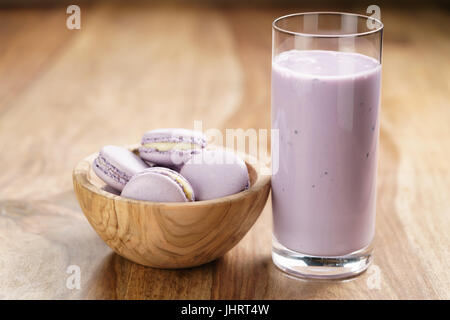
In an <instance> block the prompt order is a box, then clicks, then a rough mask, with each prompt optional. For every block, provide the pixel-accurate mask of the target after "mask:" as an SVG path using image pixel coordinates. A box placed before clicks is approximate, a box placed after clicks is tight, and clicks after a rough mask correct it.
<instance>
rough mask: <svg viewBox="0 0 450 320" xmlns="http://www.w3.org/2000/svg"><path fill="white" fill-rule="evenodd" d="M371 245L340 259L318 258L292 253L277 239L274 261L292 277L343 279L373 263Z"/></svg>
mask: <svg viewBox="0 0 450 320" xmlns="http://www.w3.org/2000/svg"><path fill="white" fill-rule="evenodd" d="M372 251H373V248H372V246H371V245H368V246H367V247H365V248H363V249H361V250H358V251H355V252H352V253H350V254H347V255H345V256H338V257H318V256H311V255H307V254H303V253H300V252H295V251H292V250H290V249H288V248H286V247H284V246H283V245H282V244H280V243H279V242H278V241H277V240H276V239H275V238H274V239H273V247H272V260H273V263H274V264H275V265H276V266H277V267H278V268H279V269H280V270H281V271H284V272H286V273H288V274H290V275H293V276H295V277H300V278H306V279H343V278H350V277H354V276H356V275H358V274H360V273H362V272H363V271H364V270H366V269H367V268H368V267H369V266H370V264H371V263H372Z"/></svg>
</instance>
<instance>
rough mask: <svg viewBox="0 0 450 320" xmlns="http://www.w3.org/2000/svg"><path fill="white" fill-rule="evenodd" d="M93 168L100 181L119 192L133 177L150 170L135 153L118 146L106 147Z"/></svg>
mask: <svg viewBox="0 0 450 320" xmlns="http://www.w3.org/2000/svg"><path fill="white" fill-rule="evenodd" d="M92 167H93V170H94V172H95V173H96V174H97V176H98V177H99V178H100V179H102V180H103V181H104V182H105V183H106V184H107V185H109V186H110V187H112V188H114V189H116V190H119V191H122V189H123V188H124V186H125V184H127V182H128V181H129V180H130V179H131V177H132V176H134V175H135V174H136V173H138V172H140V171H142V170H144V169H147V168H148V166H147V165H146V164H145V163H144V161H142V159H141V158H139V157H138V156H137V155H135V154H134V153H133V152H131V151H130V150H128V149H125V148H122V147H118V146H104V147H103V148H102V149H101V150H100V152H99V154H98V157H97V158H96V159H95V160H94V163H93V166H92Z"/></svg>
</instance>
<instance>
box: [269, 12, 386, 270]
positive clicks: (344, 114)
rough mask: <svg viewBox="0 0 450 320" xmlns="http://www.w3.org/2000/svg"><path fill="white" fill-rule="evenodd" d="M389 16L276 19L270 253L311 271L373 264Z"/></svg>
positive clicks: (280, 262) (284, 264)
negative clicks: (275, 133) (385, 27)
mask: <svg viewBox="0 0 450 320" xmlns="http://www.w3.org/2000/svg"><path fill="white" fill-rule="evenodd" d="M382 33H383V25H382V23H381V22H380V21H379V20H377V19H375V18H372V17H366V16H362V15H356V14H348V13H334V12H318V13H317V12H313V13H299V14H292V15H288V16H284V17H280V18H278V19H276V20H275V21H274V22H273V48H272V129H278V130H279V141H278V143H277V142H276V141H275V142H273V143H272V156H273V155H274V154H275V153H278V154H277V155H276V156H278V159H279V163H278V166H276V167H273V169H272V170H273V172H272V207H273V250H272V258H273V261H274V263H275V265H276V266H278V267H279V268H280V269H282V270H283V271H285V272H287V273H290V274H293V275H296V276H300V277H307V278H343V277H349V276H353V275H356V274H359V273H361V272H362V271H364V270H365V269H366V268H367V267H368V266H369V264H370V263H371V260H372V258H371V254H372V245H371V244H372V240H373V236H374V230H375V203H376V171H377V149H378V135H379V117H378V113H379V104H380V86H381V84H380V83H381V48H382Z"/></svg>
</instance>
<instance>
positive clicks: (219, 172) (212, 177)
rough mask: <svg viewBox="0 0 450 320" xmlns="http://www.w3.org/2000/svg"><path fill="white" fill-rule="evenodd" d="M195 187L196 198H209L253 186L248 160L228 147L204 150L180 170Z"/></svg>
mask: <svg viewBox="0 0 450 320" xmlns="http://www.w3.org/2000/svg"><path fill="white" fill-rule="evenodd" d="M180 174H181V175H182V176H183V177H185V178H186V179H187V180H188V181H189V182H190V183H191V185H192V187H193V188H194V192H195V197H196V200H209V199H215V198H220V197H225V196H228V195H231V194H234V193H238V192H241V191H243V190H245V189H247V188H248V187H249V186H250V180H249V175H248V171H247V166H246V165H245V162H244V161H243V160H242V159H240V158H239V157H238V156H236V155H235V154H234V153H232V152H230V151H226V150H221V149H218V150H204V151H203V152H201V153H199V154H196V155H194V156H193V157H191V159H189V160H188V161H187V162H186V163H185V164H184V166H183V167H182V168H181V170H180Z"/></svg>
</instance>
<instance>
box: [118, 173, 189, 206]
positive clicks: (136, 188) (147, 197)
mask: <svg viewBox="0 0 450 320" xmlns="http://www.w3.org/2000/svg"><path fill="white" fill-rule="evenodd" d="M121 196H122V197H126V198H130V199H135V200H144V201H153V202H190V201H195V195H194V190H193V188H192V186H191V184H190V183H189V182H188V181H187V180H186V179H185V178H184V177H183V176H181V175H180V174H179V173H178V172H176V171H174V170H171V169H168V168H162V167H153V168H148V169H146V170H144V171H142V172H140V173H138V174H136V175H135V176H133V177H132V178H131V179H130V181H129V182H128V183H127V184H126V185H125V188H123V190H122V193H121Z"/></svg>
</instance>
